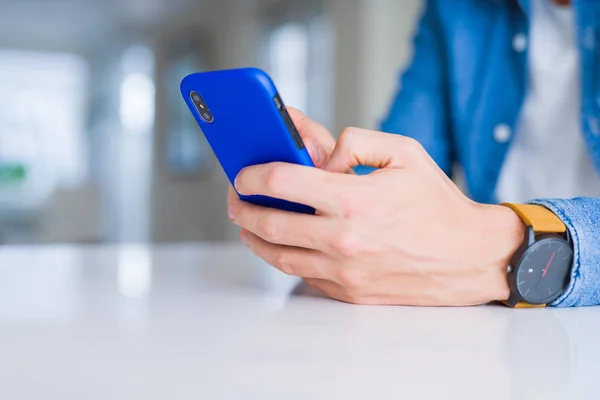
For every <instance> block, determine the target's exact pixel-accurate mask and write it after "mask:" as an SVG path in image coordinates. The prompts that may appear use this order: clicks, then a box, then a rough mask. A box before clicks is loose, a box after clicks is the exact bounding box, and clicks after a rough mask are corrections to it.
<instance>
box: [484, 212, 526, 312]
mask: <svg viewBox="0 0 600 400" xmlns="http://www.w3.org/2000/svg"><path fill="white" fill-rule="evenodd" d="M477 207H478V210H479V216H480V217H479V219H478V224H477V229H476V232H477V237H478V239H477V241H476V245H475V246H474V251H475V254H474V257H475V258H474V259H475V260H477V261H478V264H479V266H480V267H482V268H484V271H485V274H483V277H484V279H485V282H482V285H481V289H482V291H483V292H484V293H482V297H483V298H486V299H487V300H488V301H495V300H507V299H508V296H509V295H510V289H509V287H508V279H507V274H508V272H507V268H508V266H509V265H510V260H511V258H512V256H513V255H514V254H515V252H516V251H517V250H518V249H519V247H520V246H521V244H522V243H523V237H524V235H525V224H524V223H523V220H522V219H521V218H520V217H519V216H518V215H517V214H516V213H515V212H514V211H513V210H511V209H510V208H508V207H504V206H500V205H486V204H478V205H477Z"/></svg>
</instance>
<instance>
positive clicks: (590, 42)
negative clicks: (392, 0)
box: [381, 0, 600, 307]
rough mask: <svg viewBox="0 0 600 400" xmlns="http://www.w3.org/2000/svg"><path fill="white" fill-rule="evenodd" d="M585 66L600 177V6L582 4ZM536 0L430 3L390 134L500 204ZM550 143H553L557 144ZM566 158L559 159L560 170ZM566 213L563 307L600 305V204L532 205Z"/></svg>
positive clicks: (580, 0)
mask: <svg viewBox="0 0 600 400" xmlns="http://www.w3.org/2000/svg"><path fill="white" fill-rule="evenodd" d="M572 3H573V4H572V7H573V9H574V14H575V18H576V25H577V37H578V46H579V49H580V55H581V68H582V83H581V85H582V96H583V98H582V103H581V104H582V109H581V124H582V127H583V129H582V130H583V134H584V136H585V141H586V143H587V146H588V148H589V151H590V154H591V155H592V158H593V162H594V164H595V166H596V168H597V170H598V172H599V173H600V1H598V0H573V1H572ZM529 9H530V7H529V1H528V0H521V1H516V0H452V1H448V0H429V1H428V2H426V5H425V10H424V14H423V16H422V19H421V22H420V24H419V27H418V31H417V34H416V36H415V43H414V45H415V47H414V49H415V50H414V51H415V53H414V59H413V62H412V64H411V65H410V66H409V68H408V69H407V70H406V71H405V72H404V73H403V74H402V76H401V79H400V86H401V90H400V91H399V92H398V94H397V96H396V98H395V100H394V102H393V104H392V107H391V109H390V111H389V114H388V115H387V117H386V118H385V120H384V121H383V123H382V126H381V129H382V130H383V131H386V132H390V133H398V134H403V135H407V136H412V137H414V138H416V139H417V140H418V141H419V142H421V144H422V145H423V146H424V147H425V149H426V150H427V151H428V152H429V154H430V155H431V156H432V157H433V158H434V159H435V161H436V162H437V163H438V165H439V166H440V167H441V168H442V169H443V170H444V171H445V172H446V173H447V174H449V175H450V174H451V171H452V169H453V166H455V165H457V164H458V165H460V167H461V168H462V170H463V171H464V175H465V178H466V183H467V189H468V192H469V194H470V196H471V197H472V198H473V199H474V200H476V201H479V202H486V203H493V202H495V199H494V191H495V188H496V183H497V181H498V176H499V174H500V170H501V168H502V164H503V162H504V158H505V156H506V154H507V150H508V148H509V146H510V142H511V141H510V140H508V141H507V142H498V141H496V140H495V139H494V134H493V132H494V129H495V128H496V127H498V126H499V125H506V126H508V127H509V128H510V129H511V131H514V127H515V123H516V121H517V117H518V115H519V112H520V109H521V105H522V103H523V99H524V97H525V91H526V89H527V65H526V61H527V49H526V48H525V49H524V48H523V47H522V46H521V47H519V46H513V40H514V38H515V36H517V35H525V37H526V36H527V34H528V25H529V20H528V13H529ZM548 140H551V138H549V139H548ZM560 161H561V160H556V162H560ZM532 202H533V203H537V204H541V205H544V206H546V207H548V208H549V209H551V210H552V211H553V212H554V213H556V214H557V215H558V216H559V217H560V218H561V219H562V220H563V221H564V223H565V224H566V225H567V227H568V229H569V231H570V232H571V234H572V237H573V245H574V254H575V259H574V264H573V270H572V277H571V282H570V284H569V287H568V289H567V291H566V292H565V293H564V294H563V295H562V296H561V297H560V298H559V299H558V300H556V301H555V302H554V303H553V305H554V306H560V307H568V306H584V305H596V304H600V199H596V198H575V199H532Z"/></svg>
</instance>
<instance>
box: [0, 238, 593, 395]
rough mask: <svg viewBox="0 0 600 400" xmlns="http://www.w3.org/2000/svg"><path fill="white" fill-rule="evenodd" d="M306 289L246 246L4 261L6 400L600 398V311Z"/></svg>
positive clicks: (16, 256)
mask: <svg viewBox="0 0 600 400" xmlns="http://www.w3.org/2000/svg"><path fill="white" fill-rule="evenodd" d="M296 284H297V280H295V279H294V278H290V277H286V276H283V275H281V274H279V273H278V272H277V271H274V270H273V269H271V268H268V267H267V266H266V265H264V264H263V263H262V262H260V261H259V260H257V259H255V258H254V257H253V256H252V255H251V254H250V253H249V251H248V250H246V249H245V248H242V247H240V246H238V245H221V246H218V245H202V246H200V245H182V246H169V247H152V248H148V247H135V246H130V247H96V248H95V247H89V248H81V247H31V248H27V247H23V248H0V398H1V399H61V400H64V399H278V400H279V399H376V398H385V399H391V398H394V399H422V398H427V399H445V398H456V399H563V398H568V399H598V398H600V378H599V372H600V308H582V309H567V310H554V309H542V310H509V309H506V308H503V307H500V306H482V307H473V308H462V309H461V308H437V309H432V308H405V307H359V306H351V305H347V304H343V303H339V302H335V301H331V300H327V299H323V298H319V297H317V296H315V295H314V294H311V293H307V291H306V290H305V289H303V287H302V286H300V287H298V286H297V285H296Z"/></svg>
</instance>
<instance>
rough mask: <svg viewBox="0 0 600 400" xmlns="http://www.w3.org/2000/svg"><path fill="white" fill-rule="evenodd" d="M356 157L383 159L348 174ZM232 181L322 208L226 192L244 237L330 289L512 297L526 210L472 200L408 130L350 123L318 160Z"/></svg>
mask: <svg viewBox="0 0 600 400" xmlns="http://www.w3.org/2000/svg"><path fill="white" fill-rule="evenodd" d="M299 129H301V128H300V127H299ZM358 164H362V165H368V166H372V167H377V168H380V169H379V170H377V171H375V172H373V173H372V174H370V175H366V176H356V175H349V174H346V173H345V172H346V171H347V170H348V169H350V168H351V167H353V166H356V165H358ZM235 186H236V189H237V190H238V191H239V192H240V193H241V194H245V195H252V194H262V195H267V196H272V197H276V198H281V199H286V200H289V201H293V202H298V203H302V204H306V205H309V206H312V207H314V208H315V209H316V210H317V215H302V214H295V213H289V212H284V211H280V210H275V209H269V208H263V207H258V206H254V205H252V204H248V203H245V202H242V201H240V200H239V199H238V198H237V196H235V192H233V195H232V196H230V216H231V218H232V220H233V221H234V222H235V223H236V224H237V225H239V226H241V227H242V228H243V229H242V232H241V237H242V241H243V242H244V243H246V244H247V245H248V246H249V247H250V248H251V249H252V250H253V251H254V252H255V253H256V254H257V255H258V256H260V257H262V258H263V259H265V260H266V261H267V262H268V263H270V264H271V265H273V266H275V267H276V268H278V269H280V270H281V271H283V272H285V273H287V274H291V275H296V276H300V277H302V278H304V279H305V280H306V282H307V283H308V284H310V285H311V286H313V287H315V288H317V289H318V290H320V291H322V292H323V293H324V294H326V295H328V296H330V297H332V298H335V299H339V300H342V301H346V302H350V303H360V304H403V305H473V304H481V303H486V302H489V301H492V300H503V299H506V298H507V297H508V294H509V290H508V285H507V280H506V267H507V265H508V262H509V259H510V256H511V255H512V254H513V253H514V251H515V250H516V248H517V247H518V246H519V244H520V243H521V241H522V238H523V233H524V232H523V230H524V228H523V225H522V222H521V220H520V219H519V218H518V217H517V216H516V214H515V213H514V212H513V211H511V210H510V209H508V208H505V207H502V206H490V205H482V204H478V203H474V202H472V201H471V200H469V199H468V198H467V197H465V196H464V195H463V194H462V193H461V192H460V190H459V189H458V188H457V187H456V186H455V185H454V184H453V183H452V181H451V180H449V179H448V178H447V177H446V175H445V174H444V173H443V172H442V171H441V170H440V169H439V168H438V167H437V165H436V164H435V162H434V161H433V160H432V159H431V158H430V157H429V156H428V154H427V153H426V152H425V150H424V149H423V148H422V147H421V146H420V145H419V144H418V143H417V142H416V141H414V140H412V139H409V138H405V137H402V136H397V135H390V134H384V133H381V132H373V131H367V130H362V129H356V128H348V129H346V130H345V131H344V132H343V133H342V135H341V137H340V140H339V141H338V143H337V145H336V147H335V150H334V151H333V153H332V154H331V157H330V159H329V161H328V162H327V163H326V165H324V169H317V168H307V167H303V166H298V165H292V164H283V163H272V164H265V165H259V166H254V167H249V168H246V169H244V170H243V171H242V172H241V173H240V174H239V176H238V178H237V180H236V182H235Z"/></svg>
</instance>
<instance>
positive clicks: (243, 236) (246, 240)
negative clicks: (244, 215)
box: [240, 229, 250, 247]
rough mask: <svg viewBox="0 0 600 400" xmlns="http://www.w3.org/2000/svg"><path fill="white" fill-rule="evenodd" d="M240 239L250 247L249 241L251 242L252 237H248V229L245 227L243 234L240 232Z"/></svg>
mask: <svg viewBox="0 0 600 400" xmlns="http://www.w3.org/2000/svg"><path fill="white" fill-rule="evenodd" d="M240 239H241V240H242V243H244V246H246V247H248V243H249V242H250V238H249V237H248V231H247V230H245V229H243V230H242V232H241V234H240Z"/></svg>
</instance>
